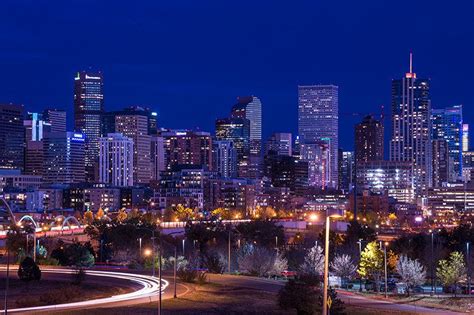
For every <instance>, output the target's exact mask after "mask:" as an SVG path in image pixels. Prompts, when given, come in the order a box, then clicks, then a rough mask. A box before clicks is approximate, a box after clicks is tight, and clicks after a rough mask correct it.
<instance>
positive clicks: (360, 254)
mask: <svg viewBox="0 0 474 315" xmlns="http://www.w3.org/2000/svg"><path fill="white" fill-rule="evenodd" d="M357 244H359V263H360V260H361V259H362V239H361V238H359V241H358V242H357ZM359 292H362V276H361V275H359Z"/></svg>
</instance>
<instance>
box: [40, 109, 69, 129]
mask: <svg viewBox="0 0 474 315" xmlns="http://www.w3.org/2000/svg"><path fill="white" fill-rule="evenodd" d="M43 119H44V121H45V122H47V123H49V124H50V125H51V132H66V111H64V110H61V109H52V108H48V109H45V110H44V111H43Z"/></svg>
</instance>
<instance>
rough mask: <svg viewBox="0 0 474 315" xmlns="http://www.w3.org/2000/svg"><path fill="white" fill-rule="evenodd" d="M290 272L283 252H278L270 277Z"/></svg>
mask: <svg viewBox="0 0 474 315" xmlns="http://www.w3.org/2000/svg"><path fill="white" fill-rule="evenodd" d="M285 270H288V260H287V259H286V258H285V257H284V255H283V253H282V252H279V251H278V252H277V253H276V255H275V259H274V261H273V267H272V270H271V271H270V273H269V275H270V276H281V274H282V273H283V271H285Z"/></svg>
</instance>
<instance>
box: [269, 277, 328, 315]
mask: <svg viewBox="0 0 474 315" xmlns="http://www.w3.org/2000/svg"><path fill="white" fill-rule="evenodd" d="M321 293H322V290H321V285H320V281H319V280H318V278H317V277H316V276H299V277H297V278H296V279H290V280H289V281H288V282H287V283H286V284H285V286H284V287H283V288H282V289H281V290H280V292H278V304H279V305H280V307H281V308H282V309H284V310H289V309H295V310H296V314H298V315H311V314H316V313H318V312H319V311H320V310H321V306H320V305H319V301H318V299H316V298H315V297H317V296H321V295H322V294H321Z"/></svg>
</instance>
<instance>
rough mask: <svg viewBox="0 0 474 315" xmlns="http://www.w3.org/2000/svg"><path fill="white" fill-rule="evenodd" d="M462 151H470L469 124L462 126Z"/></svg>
mask: <svg viewBox="0 0 474 315" xmlns="http://www.w3.org/2000/svg"><path fill="white" fill-rule="evenodd" d="M462 151H463V152H467V151H469V124H462Z"/></svg>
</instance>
